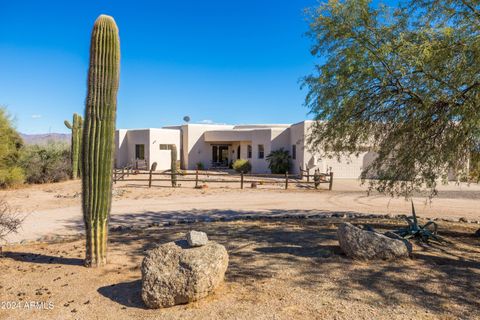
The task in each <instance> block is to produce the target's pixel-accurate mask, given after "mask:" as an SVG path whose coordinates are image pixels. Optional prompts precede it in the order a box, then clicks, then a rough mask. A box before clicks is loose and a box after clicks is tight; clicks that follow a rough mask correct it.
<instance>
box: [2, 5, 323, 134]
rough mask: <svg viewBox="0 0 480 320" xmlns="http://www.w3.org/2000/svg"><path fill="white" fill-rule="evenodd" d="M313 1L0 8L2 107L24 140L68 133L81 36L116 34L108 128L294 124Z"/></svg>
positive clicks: (80, 106)
mask: <svg viewBox="0 0 480 320" xmlns="http://www.w3.org/2000/svg"><path fill="white" fill-rule="evenodd" d="M316 3H317V1H316V0H295V1H293V0H291V1H290V0H285V1H274V0H262V1H259V0H243V1H226V0H224V1H220V0H218V1H207V0H205V1H198V0H189V1H153V0H152V1H143V0H137V1H118V0H116V1H114V0H102V1H98V0H97V1H75V2H74V1H30V0H28V1H6V0H0V74H1V76H0V105H5V106H6V107H7V108H8V110H9V112H10V113H11V114H12V115H13V116H14V117H15V118H16V126H17V128H18V129H19V131H21V132H24V133H45V132H68V130H67V129H66V128H65V127H64V125H63V120H64V119H70V118H71V116H72V114H73V112H78V113H81V114H83V110H84V100H85V96H86V75H87V68H88V50H89V40H90V31H91V28H92V25H93V22H94V21H95V19H96V17H97V16H98V15H100V14H102V13H105V14H109V15H112V16H113V17H114V18H115V20H116V22H117V25H118V27H119V29H120V40H121V54H122V59H121V76H120V89H119V95H118V112H117V127H119V128H139V127H140V128H141V127H160V126H163V125H171V124H178V123H181V122H182V118H183V116H185V115H189V116H190V117H191V119H192V122H193V123H198V122H215V123H231V124H235V123H293V122H297V121H301V120H303V119H306V118H308V115H307V113H308V110H307V109H306V108H305V107H304V106H303V101H304V96H305V91H302V90H300V83H299V80H300V79H301V77H303V76H305V75H307V74H308V73H310V72H311V71H312V70H313V66H314V63H315V61H316V60H315V59H314V58H313V57H311V56H310V54H309V48H310V40H309V39H308V38H307V37H305V36H304V33H305V31H307V28H308V26H307V23H306V21H305V16H304V13H303V9H304V8H306V7H311V6H313V5H315V4H316Z"/></svg>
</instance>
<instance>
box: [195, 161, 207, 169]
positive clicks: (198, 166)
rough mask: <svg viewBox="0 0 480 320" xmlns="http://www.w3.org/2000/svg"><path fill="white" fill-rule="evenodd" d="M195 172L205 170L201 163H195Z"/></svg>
mask: <svg viewBox="0 0 480 320" xmlns="http://www.w3.org/2000/svg"><path fill="white" fill-rule="evenodd" d="M197 170H205V166H204V165H203V162H197Z"/></svg>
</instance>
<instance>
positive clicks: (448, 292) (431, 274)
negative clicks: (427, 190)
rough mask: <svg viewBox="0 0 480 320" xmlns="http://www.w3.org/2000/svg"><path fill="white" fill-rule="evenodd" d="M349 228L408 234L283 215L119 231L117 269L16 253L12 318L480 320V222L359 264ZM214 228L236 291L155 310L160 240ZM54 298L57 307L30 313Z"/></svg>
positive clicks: (6, 294)
mask: <svg viewBox="0 0 480 320" xmlns="http://www.w3.org/2000/svg"><path fill="white" fill-rule="evenodd" d="M342 221H350V222H352V223H355V224H370V225H372V226H373V227H375V228H376V229H378V230H381V231H384V230H390V229H393V228H398V227H399V226H402V225H404V223H403V222H402V221H401V220H399V219H385V218H369V219H365V218H354V219H353V218H340V217H333V218H332V217H330V218H319V217H311V218H302V219H298V218H296V219H292V218H282V219H273V218H269V219H259V220H246V221H230V222H209V223H194V224H176V225H171V226H165V227H163V226H158V227H150V228H148V229H144V230H127V229H123V230H122V231H116V232H112V233H111V237H110V247H109V264H108V265H107V266H106V267H105V268H101V269H87V268H84V267H83V266H82V263H83V260H82V259H83V256H84V241H83V240H77V239H71V240H70V241H63V242H59V243H50V244H48V243H31V244H25V245H12V246H9V247H6V248H5V252H4V257H3V258H0V269H1V270H2V273H0V297H1V299H0V300H2V301H4V302H7V301H10V302H14V303H17V304H18V303H20V304H21V305H22V308H20V309H15V310H6V309H5V308H3V309H1V308H0V319H27V318H28V319H248V320H251V319H479V318H480V314H479V310H480V303H479V299H478V297H479V296H480V291H479V286H478V283H479V281H480V263H479V259H480V247H479V242H478V241H479V240H478V238H474V237H472V233H473V231H474V230H475V228H476V227H477V226H476V225H473V224H466V223H451V222H440V233H441V234H442V235H443V236H445V237H447V238H448V239H449V240H450V241H451V242H452V243H451V244H449V245H447V246H440V245H428V246H425V245H418V244H415V245H414V254H413V257H412V258H411V259H405V260H401V261H395V262H387V261H379V262H371V263H369V262H363V261H353V260H350V259H348V258H347V257H345V256H344V255H343V254H342V252H341V250H340V248H339V247H338V241H337V238H336V226H337V224H338V223H340V222H342ZM192 228H194V229H196V230H199V231H205V232H207V233H208V234H209V236H210V239H212V240H215V241H218V242H219V243H221V244H223V245H225V246H226V248H227V250H228V252H229V255H230V264H229V269H228V271H227V275H226V281H225V283H224V284H223V285H222V286H221V287H220V288H219V290H217V292H216V293H215V294H214V295H212V296H210V297H208V298H206V299H204V300H200V301H198V302H195V303H192V304H188V305H181V306H175V307H172V308H168V309H162V310H148V309H146V308H145V306H144V305H143V303H142V301H141V299H140V294H139V293H140V286H141V282H140V269H139V265H140V263H141V260H142V258H143V256H144V253H145V250H148V249H150V248H152V247H154V246H155V245H157V244H159V243H165V242H167V241H171V240H176V239H180V238H182V237H183V235H184V233H185V232H186V231H187V230H190V229H192ZM26 301H27V302H28V301H42V302H45V303H46V306H48V304H47V303H51V309H50V310H49V309H48V307H46V308H45V309H46V310H39V309H32V308H31V309H25V308H24V307H23V303H25V302H26Z"/></svg>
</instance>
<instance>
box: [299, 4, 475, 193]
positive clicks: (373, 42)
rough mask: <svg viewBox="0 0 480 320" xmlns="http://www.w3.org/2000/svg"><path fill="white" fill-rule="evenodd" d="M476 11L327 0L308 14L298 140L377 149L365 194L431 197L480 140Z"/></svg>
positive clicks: (329, 151)
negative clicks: (308, 69)
mask: <svg viewBox="0 0 480 320" xmlns="http://www.w3.org/2000/svg"><path fill="white" fill-rule="evenodd" d="M479 7H480V5H479V3H478V1H471V0H457V1H455V0H450V1H447V0H413V1H410V2H404V3H401V4H400V5H399V6H398V7H395V8H391V7H387V6H384V5H378V6H375V5H373V4H372V2H371V1H368V0H345V1H335V0H332V1H328V2H327V3H324V4H321V5H319V6H318V7H317V8H313V9H311V10H309V11H308V14H309V19H310V20H309V22H310V24H309V26H310V30H309V32H308V34H309V36H310V37H311V39H312V40H313V46H312V50H311V53H312V54H313V55H314V56H316V57H318V61H319V62H318V64H317V65H316V68H315V71H314V72H313V73H312V74H311V75H308V76H306V77H305V79H304V86H306V88H307V89H308V93H307V96H306V105H307V107H308V108H309V110H310V111H311V113H312V114H313V115H314V119H315V120H318V121H316V122H315V123H314V125H313V127H312V130H311V133H310V135H309V137H308V141H309V142H310V144H311V146H312V148H313V149H314V150H317V151H319V152H320V150H321V152H322V153H323V154H324V155H326V156H339V155H341V154H344V153H347V154H358V153H359V152H361V151H363V150H366V149H368V150H371V151H375V152H376V153H377V155H378V156H377V157H376V159H375V160H374V161H373V163H372V164H371V165H369V166H367V167H365V168H364V169H363V173H362V178H363V179H364V180H365V178H366V177H369V176H371V175H375V176H376V177H377V178H378V179H376V180H371V181H370V182H369V183H370V188H371V189H377V190H378V191H380V192H386V193H389V194H391V195H398V194H404V195H409V194H411V192H412V191H414V190H416V189H419V188H427V189H428V190H430V192H431V193H430V194H431V195H434V194H435V193H436V186H437V183H438V181H441V180H442V179H446V178H447V176H448V174H449V171H452V170H453V171H456V172H457V173H458V172H461V171H462V169H463V168H464V167H465V163H466V162H467V160H466V159H467V158H468V157H469V154H470V152H471V151H472V150H473V149H474V148H475V147H476V146H478V141H479V139H480V109H479V102H480V100H479V93H480V73H479V71H480V8H479Z"/></svg>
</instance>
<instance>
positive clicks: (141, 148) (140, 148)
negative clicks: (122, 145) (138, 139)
mask: <svg viewBox="0 0 480 320" xmlns="http://www.w3.org/2000/svg"><path fill="white" fill-rule="evenodd" d="M140 151H142V152H140ZM141 154H143V158H141V157H138V156H137V155H141ZM135 160H145V144H144V143H139V144H135Z"/></svg>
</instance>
